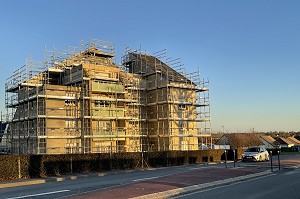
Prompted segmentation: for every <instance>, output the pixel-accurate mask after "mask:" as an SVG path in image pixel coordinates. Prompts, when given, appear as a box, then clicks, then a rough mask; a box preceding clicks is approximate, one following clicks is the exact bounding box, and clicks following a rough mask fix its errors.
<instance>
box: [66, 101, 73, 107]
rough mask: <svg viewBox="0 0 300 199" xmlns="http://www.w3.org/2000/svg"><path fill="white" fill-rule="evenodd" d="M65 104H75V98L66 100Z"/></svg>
mask: <svg viewBox="0 0 300 199" xmlns="http://www.w3.org/2000/svg"><path fill="white" fill-rule="evenodd" d="M65 106H75V100H65Z"/></svg>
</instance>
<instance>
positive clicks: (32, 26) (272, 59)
mask: <svg viewBox="0 0 300 199" xmlns="http://www.w3.org/2000/svg"><path fill="white" fill-rule="evenodd" d="M299 8H300V1H297V0H294V1H291V0H290V1H289V0H287V1H283V0H282V1H277V0H268V1H267V0H252V1H246V0H240V1H214V0H212V1H201V0H199V1H196V0H194V1H192V0H190V1H187V0H185V1H183V0H182V1H179V0H173V1H171V0H170V1H167V0H165V1H161V0H151V1H139V0H126V1H121V0H119V1H113V0H112V1H102V0H98V1H97V0H90V1H76V0H73V1H71V0H51V1H50V0H44V1H39V0H26V1H17V0H10V1H2V2H1V6H0V44H1V47H0V55H1V59H0V66H1V69H2V71H1V76H0V77H1V78H0V85H2V86H1V87H0V109H1V110H2V111H3V112H5V106H4V98H5V91H4V84H5V80H6V79H7V78H8V77H9V76H10V75H11V74H12V72H13V70H14V69H17V68H18V67H20V66H22V65H24V63H25V60H26V58H33V59H34V60H40V61H42V60H43V58H44V47H45V46H46V47H48V48H49V47H52V46H53V45H54V46H55V47H57V48H62V49H67V48H68V46H69V45H73V46H79V43H80V40H89V39H90V38H96V39H100V40H107V41H111V42H113V43H114V44H115V46H116V49H117V57H118V58H119V57H121V55H122V52H124V49H125V47H126V46H129V47H131V48H133V49H137V48H139V47H140V46H141V47H142V48H143V49H145V50H147V51H149V52H156V51H159V50H161V49H165V48H167V49H168V55H169V56H170V57H174V58H177V57H180V58H181V60H182V62H183V63H184V64H185V67H186V68H187V71H188V72H193V71H196V70H197V68H198V67H200V72H201V74H202V77H203V78H208V79H209V80H210V97H211V113H212V114H211V116H212V129H213V131H214V132H217V131H222V126H224V129H225V131H228V132H246V131H250V129H251V128H254V129H255V130H256V131H300V78H299V75H300V12H299Z"/></svg>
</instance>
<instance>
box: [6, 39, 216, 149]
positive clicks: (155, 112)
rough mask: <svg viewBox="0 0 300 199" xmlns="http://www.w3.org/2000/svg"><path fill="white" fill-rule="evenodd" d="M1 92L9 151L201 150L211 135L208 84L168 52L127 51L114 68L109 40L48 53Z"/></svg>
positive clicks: (15, 74) (19, 71)
mask: <svg viewBox="0 0 300 199" xmlns="http://www.w3.org/2000/svg"><path fill="white" fill-rule="evenodd" d="M5 91H6V93H5V105H6V109H7V113H6V116H5V120H6V121H7V123H8V124H9V128H8V129H7V130H6V132H7V133H6V134H7V135H6V138H7V143H9V145H10V147H11V152H12V153H13V154H61V153H104V152H105V153H106V152H110V153H115V152H142V151H161V150H198V149H199V148H201V146H202V145H203V143H205V144H207V138H209V137H210V134H211V130H210V109H209V107H210V104H209V93H208V91H209V89H208V81H204V80H200V73H199V71H198V72H197V73H190V74H187V73H186V72H185V69H184V67H183V65H182V64H181V62H180V59H172V58H168V57H167V50H162V51H159V52H157V53H154V54H153V55H148V53H147V52H146V51H142V50H131V49H129V48H126V52H125V54H124V56H123V57H122V65H121V66H118V65H116V63H115V47H114V45H113V44H112V43H111V42H106V41H100V40H95V39H92V40H91V41H88V42H85V41H81V44H80V47H78V48H76V47H69V49H68V50H58V49H55V48H53V49H50V50H49V49H45V57H44V62H36V61H32V60H27V61H26V64H25V65H24V66H22V67H21V68H19V69H17V70H15V71H14V72H13V75H12V76H11V77H9V78H8V79H7V81H6V84H5ZM199 143H201V145H200V144H199Z"/></svg>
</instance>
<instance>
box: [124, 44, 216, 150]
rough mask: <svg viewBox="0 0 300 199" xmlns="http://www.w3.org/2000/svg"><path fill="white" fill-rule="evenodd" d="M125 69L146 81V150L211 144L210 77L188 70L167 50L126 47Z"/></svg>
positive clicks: (192, 148)
mask: <svg viewBox="0 0 300 199" xmlns="http://www.w3.org/2000/svg"><path fill="white" fill-rule="evenodd" d="M122 64H123V66H124V67H125V68H126V71H128V72H131V73H134V74H139V75H140V76H141V78H142V79H144V80H145V81H146V82H147V86H146V88H147V89H146V100H145V102H146V107H147V127H148V136H147V138H148V139H147V143H146V145H147V148H148V149H147V150H148V151H151V150H155V151H161V150H198V149H204V146H205V147H207V146H208V147H210V146H211V123H210V102H209V81H208V80H204V79H201V78H200V72H199V68H198V71H197V72H193V73H189V74H187V73H186V70H185V67H184V65H183V64H182V63H181V61H180V59H179V58H177V59H173V58H170V57H168V56H167V50H166V49H164V50H161V51H158V52H156V53H153V54H152V55H149V54H147V53H146V51H142V50H131V49H129V48H126V53H125V55H124V56H123V58H122Z"/></svg>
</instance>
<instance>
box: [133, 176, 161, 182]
mask: <svg viewBox="0 0 300 199" xmlns="http://www.w3.org/2000/svg"><path fill="white" fill-rule="evenodd" d="M159 177H163V176H155V177H151V178H141V179H136V180H132V181H133V182H139V181H143V180H152V179H155V178H159Z"/></svg>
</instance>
